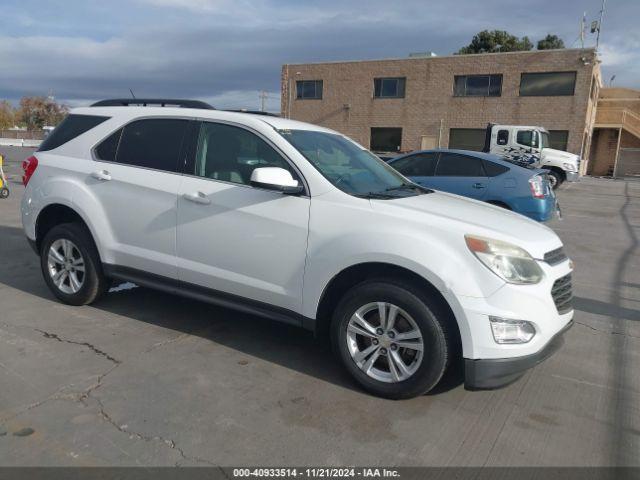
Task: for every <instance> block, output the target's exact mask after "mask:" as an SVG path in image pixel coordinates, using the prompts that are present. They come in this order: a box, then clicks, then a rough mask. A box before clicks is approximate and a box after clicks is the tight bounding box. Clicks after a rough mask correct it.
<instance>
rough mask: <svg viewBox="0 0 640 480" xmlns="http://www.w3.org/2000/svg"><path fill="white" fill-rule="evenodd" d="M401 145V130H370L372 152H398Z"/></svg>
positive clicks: (373, 128) (378, 128)
mask: <svg viewBox="0 0 640 480" xmlns="http://www.w3.org/2000/svg"><path fill="white" fill-rule="evenodd" d="M400 145H402V129H401V128H380V127H372V128H371V145H370V148H371V150H373V151H374V152H399V151H400Z"/></svg>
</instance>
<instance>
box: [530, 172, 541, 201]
mask: <svg viewBox="0 0 640 480" xmlns="http://www.w3.org/2000/svg"><path fill="white" fill-rule="evenodd" d="M529 188H531V195H532V196H533V198H544V182H543V181H542V177H540V176H535V177H533V178H530V179H529Z"/></svg>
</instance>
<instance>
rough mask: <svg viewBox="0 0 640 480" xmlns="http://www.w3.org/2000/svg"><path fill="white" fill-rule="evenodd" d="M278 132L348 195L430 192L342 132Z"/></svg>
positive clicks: (405, 194)
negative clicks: (339, 133)
mask: <svg viewBox="0 0 640 480" xmlns="http://www.w3.org/2000/svg"><path fill="white" fill-rule="evenodd" d="M278 132H279V133H280V135H282V136H283V137H284V138H285V139H286V140H287V141H288V142H289V143H290V144H291V145H293V146H294V147H295V148H296V150H298V151H299V152H300V153H301V154H302V155H304V157H305V158H306V159H307V160H309V162H311V164H312V165H313V166H314V167H315V168H316V169H318V171H319V172H320V173H321V174H322V175H323V176H324V177H325V178H326V179H327V180H329V181H330V182H331V183H332V184H333V185H334V186H336V187H337V188H339V189H340V190H342V191H343V192H346V193H348V194H350V195H354V196H357V197H367V198H384V199H391V198H399V197H407V196H413V195H421V194H424V193H428V192H430V190H427V189H425V188H423V187H420V186H418V185H416V184H414V183H411V182H409V181H408V180H407V179H405V178H404V177H403V176H402V175H400V174H399V173H398V172H396V171H395V170H394V169H393V168H391V167H390V166H389V165H387V164H386V163H384V162H383V161H382V160H380V159H379V158H378V157H376V156H375V155H374V154H372V153H371V152H369V151H368V150H366V149H364V148H363V147H361V146H360V145H358V144H357V143H355V142H354V141H352V140H349V139H348V138H347V137H344V136H342V135H338V134H334V133H326V132H317V131H312V130H279V131H278Z"/></svg>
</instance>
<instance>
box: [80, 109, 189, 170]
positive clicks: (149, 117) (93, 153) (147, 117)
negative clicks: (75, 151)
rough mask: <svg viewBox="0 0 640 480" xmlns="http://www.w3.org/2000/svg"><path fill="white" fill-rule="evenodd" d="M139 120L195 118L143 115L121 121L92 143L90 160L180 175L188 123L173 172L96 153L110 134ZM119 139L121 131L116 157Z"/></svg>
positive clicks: (119, 140)
mask: <svg viewBox="0 0 640 480" xmlns="http://www.w3.org/2000/svg"><path fill="white" fill-rule="evenodd" d="M139 120H187V121H193V120H195V118H193V117H186V116H181V115H145V116H143V117H136V118H131V119H129V120H128V121H127V122H126V123H123V124H121V125H119V126H118V127H117V128H114V129H113V130H111V131H109V133H108V134H107V135H105V136H104V137H102V138H101V139H100V140H98V141H97V142H96V143H95V144H94V145H93V147H91V160H92V161H94V162H102V163H111V164H113V165H122V166H123V167H129V168H139V169H141V170H151V171H154V172H163V173H170V174H172V175H182V173H181V170H182V166H181V164H183V163H184V162H182V161H181V159H183V158H184V154H185V148H184V147H185V145H184V140H185V138H186V134H187V133H188V129H189V125H187V129H186V130H185V132H184V134H183V136H182V141H181V144H180V155H179V156H178V163H177V164H176V171H175V172H171V171H169V170H164V169H162V168H153V167H143V166H140V165H131V164H129V163H122V162H117V161H115V160H103V159H101V158H100V157H98V155H97V154H96V149H97V148H98V147H99V146H100V144H101V143H102V142H104V141H105V140H107V139H108V138H109V137H110V136H111V135H113V134H114V133H116V132H117V131H118V130H122V131H123V132H124V128H125V127H126V126H127V125H130V124H132V123H134V122H137V121H139ZM121 141H122V133H121V134H120V138H119V139H118V147H117V148H116V158H118V150H119V149H120V142H121Z"/></svg>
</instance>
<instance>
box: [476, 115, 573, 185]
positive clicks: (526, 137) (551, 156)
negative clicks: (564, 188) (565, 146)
mask: <svg viewBox="0 0 640 480" xmlns="http://www.w3.org/2000/svg"><path fill="white" fill-rule="evenodd" d="M483 151H485V152H488V153H493V154H495V155H500V156H501V157H503V158H504V159H505V160H507V161H509V162H512V163H515V164H518V165H522V166H525V167H528V166H531V167H535V168H543V169H546V170H549V181H550V182H551V185H552V186H553V188H554V189H555V188H557V187H558V186H559V185H560V184H561V183H563V182H564V181H569V182H575V181H578V180H579V179H580V173H579V167H580V156H579V155H575V154H573V153H569V152H563V151H562V150H555V149H553V148H549V132H548V131H547V130H546V129H544V128H543V127H538V126H527V125H495V124H491V123H490V124H489V125H488V126H487V133H486V137H485V147H484V149H483Z"/></svg>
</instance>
